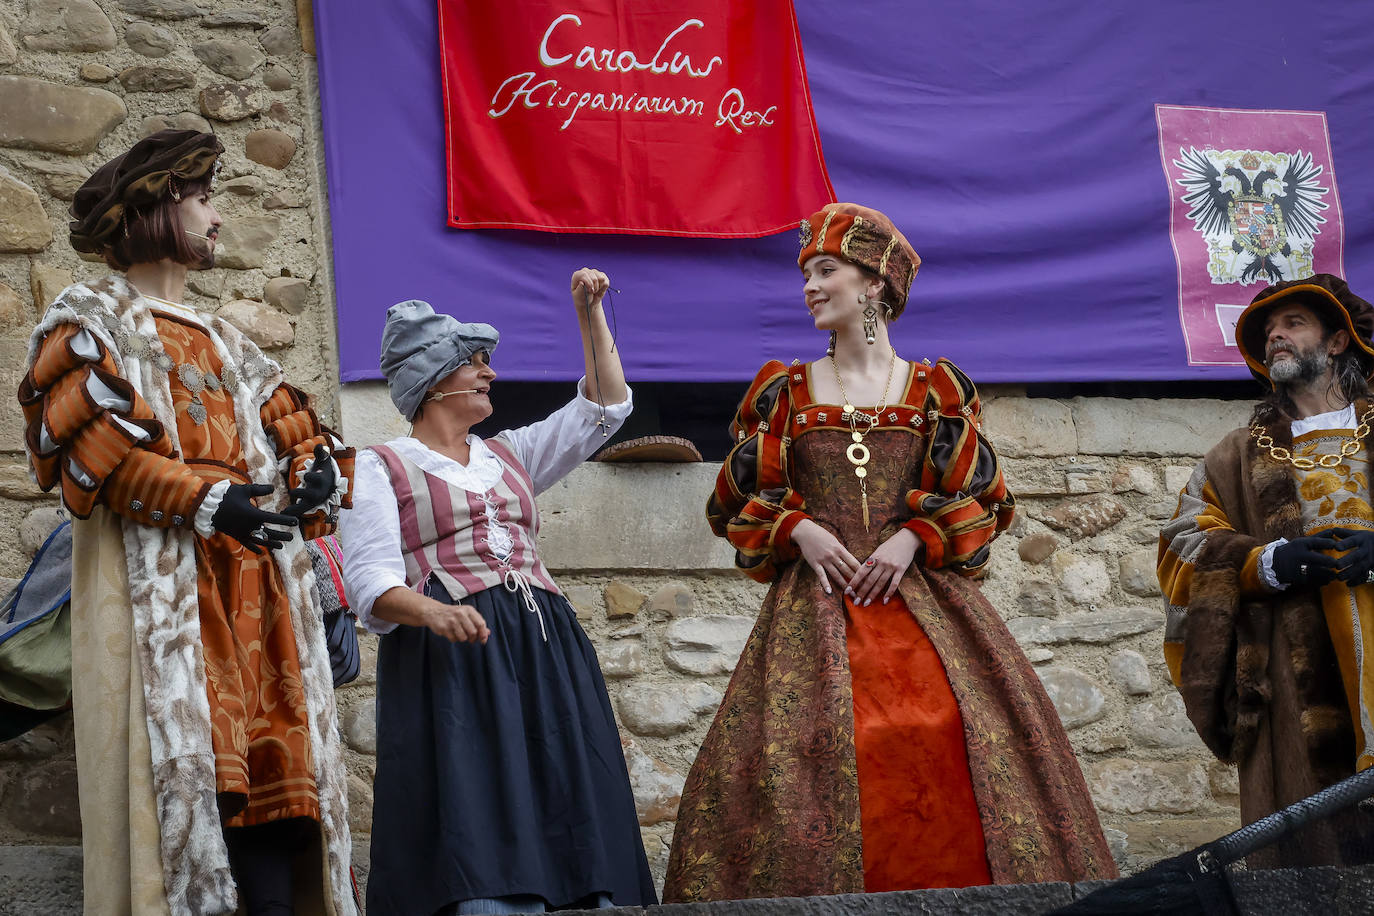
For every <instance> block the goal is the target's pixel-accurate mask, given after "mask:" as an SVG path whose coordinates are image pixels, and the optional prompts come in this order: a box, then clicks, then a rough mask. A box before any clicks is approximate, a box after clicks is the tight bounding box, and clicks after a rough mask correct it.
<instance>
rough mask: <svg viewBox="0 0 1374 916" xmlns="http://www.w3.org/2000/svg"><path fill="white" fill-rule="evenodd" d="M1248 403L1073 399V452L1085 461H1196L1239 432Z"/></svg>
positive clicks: (1197, 400) (1194, 400) (1184, 400)
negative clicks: (1127, 458) (1181, 458)
mask: <svg viewBox="0 0 1374 916" xmlns="http://www.w3.org/2000/svg"><path fill="white" fill-rule="evenodd" d="M1253 406H1254V405H1253V404H1252V403H1251V402H1249V401H1217V400H1206V399H1201V398H1189V399H1176V398H1158V399H1155V400H1149V399H1145V398H1132V399H1129V400H1128V399H1125V398H1074V399H1073V402H1072V408H1073V422H1074V427H1075V429H1077V431H1078V449H1079V451H1080V452H1081V453H1083V454H1086V455H1139V456H1149V457H1171V456H1175V455H1184V456H1189V457H1193V456H1198V455H1203V454H1206V452H1207V450H1208V449H1210V448H1211V447H1212V446H1213V445H1216V444H1217V441H1218V440H1220V439H1221V436H1222V435H1223V434H1224V433H1225V432H1227V431H1230V430H1232V429H1235V428H1236V427H1238V426H1244V425H1245V424H1246V421H1247V420H1248V419H1249V416H1250V410H1251V408H1252V407H1253Z"/></svg>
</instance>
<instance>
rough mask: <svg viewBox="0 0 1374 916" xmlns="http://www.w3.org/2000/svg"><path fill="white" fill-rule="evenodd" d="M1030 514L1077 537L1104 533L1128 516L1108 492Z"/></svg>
mask: <svg viewBox="0 0 1374 916" xmlns="http://www.w3.org/2000/svg"><path fill="white" fill-rule="evenodd" d="M1031 517H1032V518H1034V519H1036V520H1037V521H1041V522H1044V523H1045V524H1046V525H1049V526H1050V527H1051V528H1053V529H1055V530H1056V531H1063V532H1064V533H1066V534H1068V535H1069V536H1070V537H1071V538H1073V539H1074V540H1078V539H1080V538H1087V537H1092V536H1094V535H1096V534H1101V533H1102V532H1103V531H1106V530H1107V529H1108V528H1110V527H1112V526H1113V525H1115V524H1116V523H1117V522H1119V521H1121V520H1122V519H1123V518H1125V517H1126V507H1125V506H1123V505H1122V504H1121V503H1120V502H1119V501H1117V500H1115V499H1113V498H1112V497H1110V496H1106V495H1101V494H1099V495H1094V496H1083V497H1077V498H1074V499H1066V500H1064V501H1063V502H1060V503H1058V504H1056V505H1054V506H1053V507H1051V508H1049V509H1044V510H1041V511H1038V512H1032V513H1031Z"/></svg>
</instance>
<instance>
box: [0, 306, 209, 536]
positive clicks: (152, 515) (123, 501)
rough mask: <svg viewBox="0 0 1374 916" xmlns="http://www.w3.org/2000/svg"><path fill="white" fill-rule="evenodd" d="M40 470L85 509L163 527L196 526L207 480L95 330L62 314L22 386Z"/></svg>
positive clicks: (42, 481) (77, 509)
mask: <svg viewBox="0 0 1374 916" xmlns="http://www.w3.org/2000/svg"><path fill="white" fill-rule="evenodd" d="M19 404H20V407H21V408H22V409H23V412H24V426H25V429H24V439H25V445H26V446H27V449H28V453H29V461H30V464H31V466H32V468H33V473H34V479H35V480H37V482H38V485H39V486H40V487H42V488H43V489H44V490H51V489H53V488H54V487H60V492H61V494H62V502H63V503H64V504H65V505H66V507H67V509H68V510H69V511H70V512H71V513H72V514H73V515H75V516H76V517H78V518H88V517H89V516H90V514H91V512H92V510H93V509H94V508H95V507H96V506H97V505H104V506H106V507H108V508H109V509H110V510H111V511H113V512H115V513H117V514H119V515H122V516H125V517H126V518H130V519H133V520H134V521H137V522H139V523H141V524H145V525H152V526H156V527H171V526H183V525H185V526H189V525H191V524H193V522H194V519H195V515H196V510H197V508H198V507H199V506H200V504H201V502H202V501H203V500H204V498H205V495H206V493H207V492H208V491H209V489H210V484H209V483H208V482H206V481H205V480H203V479H202V478H201V477H199V476H197V475H196V474H195V473H193V472H192V471H191V470H190V468H188V467H187V466H186V465H185V464H183V463H182V462H181V461H179V460H177V457H176V451H175V449H174V448H173V447H172V444H171V440H170V437H169V436H168V435H167V433H166V431H165V430H164V429H163V428H162V424H161V423H159V422H158V421H157V420H156V419H155V418H154V416H153V412H152V409H151V408H149V407H148V405H147V403H146V402H145V401H144V400H143V398H142V397H141V396H139V394H138V393H137V392H136V391H135V390H134V388H133V386H132V385H130V384H129V383H128V382H127V381H125V380H124V379H123V378H121V377H120V376H119V374H118V372H117V371H116V368H115V363H114V359H113V357H112V356H111V355H110V353H109V351H108V350H107V349H106V348H105V345H104V344H103V343H101V342H100V340H98V339H97V338H96V337H95V336H94V335H92V334H91V333H90V332H88V331H86V330H84V329H83V328H81V326H80V325H77V324H61V325H58V326H57V327H55V328H54V329H53V330H52V331H51V332H49V333H48V335H47V336H46V337H45V338H44V339H43V342H42V344H41V345H40V346H39V349H38V353H37V355H36V357H35V359H34V361H33V365H32V366H31V367H30V369H29V371H28V373H27V374H26V375H25V376H24V379H23V381H22V382H21V383H20V386H19Z"/></svg>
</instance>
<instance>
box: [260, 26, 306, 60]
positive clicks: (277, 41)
mask: <svg viewBox="0 0 1374 916" xmlns="http://www.w3.org/2000/svg"><path fill="white" fill-rule="evenodd" d="M258 43H259V44H261V45H262V49H263V50H264V51H266V52H267V53H268V54H271V55H272V56H273V57H286V56H288V55H290V54H292V53H294V52H296V51H299V50H300V49H301V44H300V40H299V39H298V38H297V37H296V33H295V32H293V31H292V30H291V29H288V28H286V27H285V26H277V27H276V28H271V29H268V30H267V31H266V32H263V33H262V35H261V36H260V37H259V38H258Z"/></svg>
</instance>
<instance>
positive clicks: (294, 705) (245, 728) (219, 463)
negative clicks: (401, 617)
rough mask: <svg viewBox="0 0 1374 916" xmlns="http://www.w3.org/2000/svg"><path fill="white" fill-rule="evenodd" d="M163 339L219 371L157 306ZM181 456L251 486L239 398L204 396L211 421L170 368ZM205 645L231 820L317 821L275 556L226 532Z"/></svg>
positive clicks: (203, 580) (203, 341)
mask: <svg viewBox="0 0 1374 916" xmlns="http://www.w3.org/2000/svg"><path fill="white" fill-rule="evenodd" d="M155 317H156V320H157V329H158V336H159V337H160V338H161V339H162V345H163V347H164V349H166V351H167V355H168V356H170V357H171V358H172V359H173V361H175V362H176V364H177V365H178V366H180V365H182V364H183V363H189V364H191V365H194V366H196V367H197V368H198V369H199V371H200V372H202V373H204V372H213V373H214V374H215V376H216V377H218V376H219V375H220V374H221V372H222V366H221V364H220V360H219V357H218V355H217V354H216V353H215V352H214V350H213V348H212V347H211V345H210V339H209V337H208V336H206V334H205V332H204V331H203V330H201V329H199V328H197V327H196V326H195V325H194V324H192V323H190V322H185V321H181V320H179V319H177V318H175V317H174V316H169V315H167V314H165V313H163V312H156V313H155ZM169 378H170V381H171V390H172V401H173V404H174V406H175V408H176V414H177V435H178V436H179V437H180V439H181V455H182V460H183V461H185V462H186V464H187V465H188V466H189V467H190V468H191V469H192V470H193V471H195V472H196V473H197V474H199V475H201V476H202V477H205V478H206V479H209V480H224V479H228V480H231V481H232V482H234V483H247V482H248V477H247V473H246V471H247V464H246V462H245V461H244V457H243V448H242V445H241V444H240V441H239V434H238V425H237V422H236V421H235V418H234V404H233V401H232V400H231V399H230V398H229V396H228V395H227V394H226V393H225V391H224V390H223V388H218V389H216V390H210V389H208V388H207V389H206V390H204V391H201V392H200V393H199V398H200V401H201V403H203V404H204V405H205V409H206V412H207V416H206V420H205V422H204V423H200V424H197V423H196V422H195V421H194V420H193V419H192V418H191V417H190V415H189V413H188V411H187V408H188V407H189V406H190V404H191V400H192V396H193V392H192V391H191V390H190V389H188V388H187V386H186V384H185V381H184V379H183V378H182V377H181V376H180V374H179V373H178V371H177V370H176V369H173V370H172V371H171V372H170V373H169ZM196 564H197V569H198V571H199V573H200V576H199V586H198V592H199V598H200V628H201V643H202V648H203V651H204V655H205V673H206V685H205V686H206V694H207V696H208V697H209V701H210V722H211V726H212V729H213V739H214V748H215V790H216V792H217V793H218V794H219V796H220V808H221V812H222V813H223V814H224V815H233V816H232V817H230V818H228V819H226V821H225V824H226V825H227V826H232V827H241V826H248V825H252V824H261V823H266V822H268V821H275V820H280V819H283V818H289V817H311V818H316V819H318V817H319V798H318V795H317V793H316V788H315V775H314V773H315V769H314V762H313V760H312V759H311V752H310V729H309V724H308V718H307V717H308V712H307V709H306V703H305V690H304V687H303V685H302V683H301V671H300V660H299V656H298V655H297V653H296V637H295V633H294V631H293V630H292V627H291V610H290V606H289V604H288V602H287V599H286V595H285V592H284V589H283V587H282V580H281V573H280V571H279V570H278V569H277V565H276V563H275V561H274V560H273V559H272V556H271V555H270V554H269V553H263V554H260V555H259V554H253V553H251V552H250V551H248V550H246V549H245V548H244V547H243V546H242V545H240V544H239V543H238V542H237V541H235V540H233V539H232V538H230V537H228V536H227V535H223V534H215V535H213V536H212V537H210V538H201V537H199V536H197V537H196Z"/></svg>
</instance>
